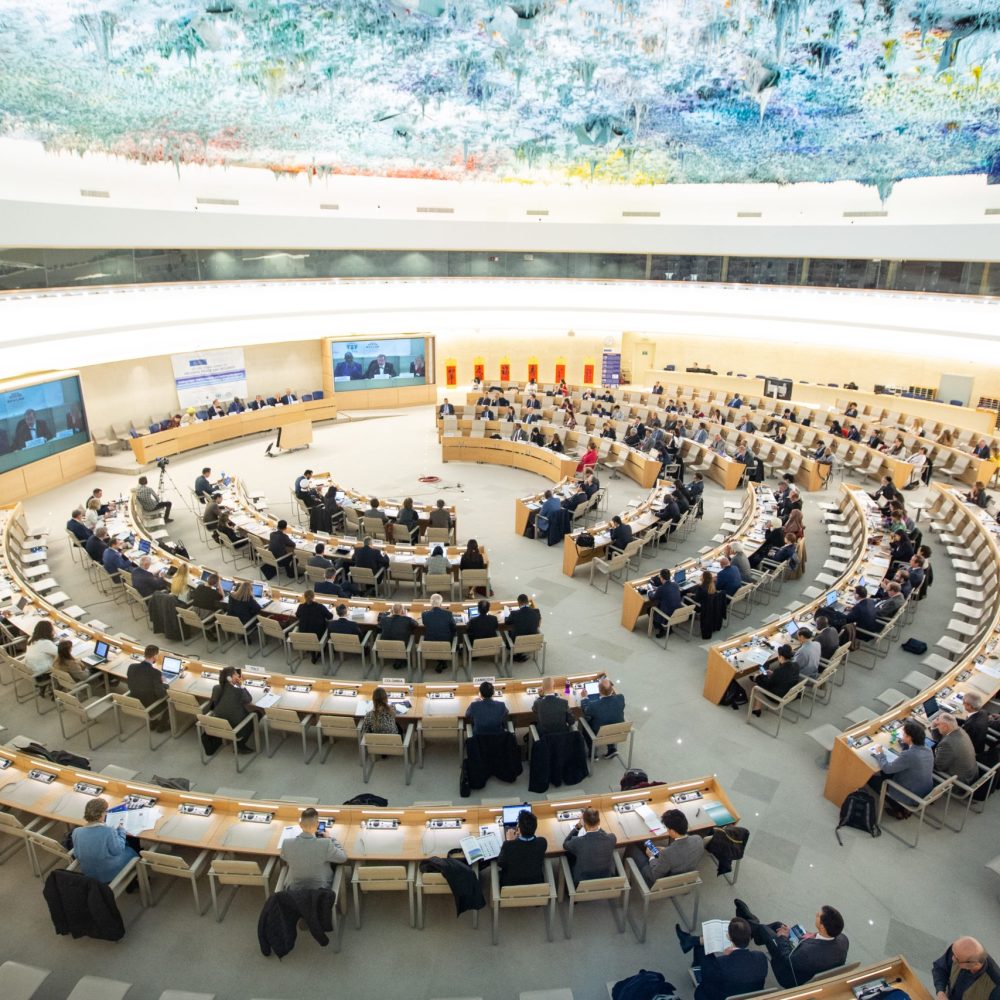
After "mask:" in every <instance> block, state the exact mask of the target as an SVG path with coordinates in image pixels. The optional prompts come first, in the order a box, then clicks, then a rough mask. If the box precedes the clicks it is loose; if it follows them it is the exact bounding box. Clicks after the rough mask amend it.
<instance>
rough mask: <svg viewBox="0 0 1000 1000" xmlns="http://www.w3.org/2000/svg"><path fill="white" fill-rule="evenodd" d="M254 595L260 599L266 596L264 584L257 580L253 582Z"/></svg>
mask: <svg viewBox="0 0 1000 1000" xmlns="http://www.w3.org/2000/svg"><path fill="white" fill-rule="evenodd" d="M253 596H254V597H256V598H258V599H259V598H261V597H263V596H264V584H262V583H258V582H256V581H255V582H254V583H253Z"/></svg>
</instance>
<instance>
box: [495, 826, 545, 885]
mask: <svg viewBox="0 0 1000 1000" xmlns="http://www.w3.org/2000/svg"><path fill="white" fill-rule="evenodd" d="M537 830H538V817H537V816H535V814H534V813H531V812H528V811H527V810H525V811H524V812H522V813H520V815H519V816H518V817H517V826H516V827H514V828H512V829H508V830H507V831H506V832H505V842H504V845H503V847H501V848H500V854H499V856H498V857H497V868H498V869H499V874H500V887H501V888H503V887H504V886H508V885H538V884H539V883H540V882H544V881H545V852H546V850H548V846H549V845H548V841H547V840H546V839H545V838H544V837H538V836H536V835H535V834H536V831H537Z"/></svg>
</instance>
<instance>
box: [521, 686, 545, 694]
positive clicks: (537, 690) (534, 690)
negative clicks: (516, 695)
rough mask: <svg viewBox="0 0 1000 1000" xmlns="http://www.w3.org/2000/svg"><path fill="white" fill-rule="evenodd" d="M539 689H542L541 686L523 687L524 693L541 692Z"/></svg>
mask: <svg viewBox="0 0 1000 1000" xmlns="http://www.w3.org/2000/svg"><path fill="white" fill-rule="evenodd" d="M541 690H542V689H541V688H525V689H524V693H525V694H535V695H537V694H540V693H541Z"/></svg>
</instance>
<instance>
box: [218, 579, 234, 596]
mask: <svg viewBox="0 0 1000 1000" xmlns="http://www.w3.org/2000/svg"><path fill="white" fill-rule="evenodd" d="M219 585H220V586H221V587H222V592H223V593H224V594H227V595H228V594H229V592H230V591H231V590H232V589H233V581H232V580H220V581H219Z"/></svg>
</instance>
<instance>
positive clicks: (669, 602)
mask: <svg viewBox="0 0 1000 1000" xmlns="http://www.w3.org/2000/svg"><path fill="white" fill-rule="evenodd" d="M649 585H650V587H651V588H652V589H650V591H649V592H648V593H647V594H646V596H647V597H648V598H649V600H650V602H651V603H652V605H653V607H654V608H656V610H657V611H659V612H661V614H664V615H667V617H669V616H670V615H672V614H673V613H674V612H675V611H676V610H677V609H678V608H680V606H681V605H682V604H683V603H684V597H683V596H682V594H681V588H680V587H678V586H677V584H676V583H674V581H673V580H672V579H671V577H670V570H669V569H661V570H660V572H659V573H658V574H657V575H656V576H654V577H653V579H652V580H650V581H649ZM654 617H656V616H654ZM665 631H666V629H665V628H664V625H663V621H662V619H659V618H657V620H656V638H657V639H662V638H663V635H664V632H665Z"/></svg>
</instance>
